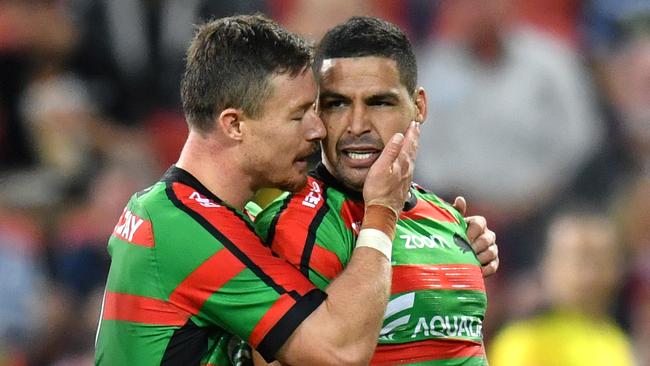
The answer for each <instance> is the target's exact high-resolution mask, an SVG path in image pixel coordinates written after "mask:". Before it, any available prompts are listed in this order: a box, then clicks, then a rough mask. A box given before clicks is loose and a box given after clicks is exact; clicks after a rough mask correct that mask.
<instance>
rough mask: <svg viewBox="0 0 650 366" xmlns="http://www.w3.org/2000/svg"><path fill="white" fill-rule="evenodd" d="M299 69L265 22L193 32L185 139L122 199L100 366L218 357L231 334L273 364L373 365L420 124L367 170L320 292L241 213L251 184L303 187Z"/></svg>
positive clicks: (303, 55) (300, 61)
mask: <svg viewBox="0 0 650 366" xmlns="http://www.w3.org/2000/svg"><path fill="white" fill-rule="evenodd" d="M310 65H311V50H310V48H309V47H308V45H307V44H306V43H305V42H304V41H303V40H302V39H301V38H299V37H297V36H296V35H294V34H291V33H289V32H287V31H286V30H284V29H282V28H280V27H279V26H278V25H277V24H276V23H274V22H272V21H270V20H268V19H266V18H264V17H262V16H237V17H231V18H224V19H219V20H216V21H212V22H209V23H207V24H205V25H203V26H201V27H200V28H199V29H198V31H197V34H196V36H195V38H194V40H193V41H192V43H191V45H190V47H189V50H188V53H187V64H186V71H185V75H184V77H183V82H182V86H181V88H182V99H183V109H184V111H185V115H186V119H187V122H188V125H189V135H188V138H187V141H186V143H185V145H184V147H183V150H182V152H181V154H180V157H179V160H178V162H177V164H176V165H175V166H172V167H171V168H170V169H169V170H168V171H167V173H165V175H164V177H163V178H162V179H161V180H160V181H159V182H157V183H155V184H154V185H152V186H151V187H149V188H147V189H145V190H143V191H141V192H138V193H136V194H135V195H133V197H132V198H131V200H130V201H129V203H128V204H127V206H126V207H125V209H124V212H123V214H122V216H121V217H120V219H119V221H118V223H117V225H116V226H115V230H114V232H113V234H112V236H111V238H110V240H109V252H110V253H111V257H112V263H111V269H110V273H109V275H108V281H107V285H106V291H105V296H104V301H103V305H102V315H101V321H100V325H99V329H98V333H97V344H96V358H95V362H96V364H98V365H206V364H211V365H215V364H221V363H222V362H224V360H223V359H218V358H217V357H219V355H222V353H220V352H217V349H218V348H219V347H220V339H221V336H222V335H223V334H226V333H231V334H235V335H237V336H239V337H241V338H243V339H245V340H246V341H247V342H249V343H250V344H251V345H252V346H253V347H255V348H256V349H257V350H258V351H259V352H260V353H261V354H262V355H263V356H264V357H265V358H266V360H268V361H272V360H274V359H275V358H277V359H278V360H280V361H283V362H286V363H287V364H297V365H321V364H325V365H347V364H364V363H367V362H368V360H369V359H370V357H371V356H372V352H373V349H374V347H375V344H376V334H378V332H379V328H380V325H381V319H382V314H383V312H384V309H385V307H386V302H387V299H388V295H389V288H390V274H391V266H390V257H391V252H392V246H391V241H392V239H393V235H394V230H395V223H396V220H397V216H398V214H399V212H400V211H401V208H402V206H403V202H404V200H405V199H406V197H407V195H408V186H409V182H410V176H411V173H412V166H413V160H414V155H415V150H416V144H417V136H418V132H419V130H418V127H417V124H415V123H412V124H411V126H410V127H409V129H408V131H407V132H406V133H405V134H404V135H402V134H394V136H392V137H391V140H390V142H389V143H388V144H387V146H386V149H385V151H384V153H383V154H382V155H381V157H379V159H378V160H377V162H376V163H375V165H374V166H373V168H372V169H371V170H370V172H369V173H368V175H369V179H370V177H372V182H373V183H372V184H367V185H366V186H365V187H364V190H363V194H364V202H365V203H366V210H365V215H364V216H363V222H362V224H361V227H362V229H361V233H360V234H359V239H358V240H357V248H356V249H355V250H354V254H352V256H351V259H350V263H349V265H348V268H347V269H346V270H345V271H343V273H342V274H341V275H340V276H339V277H338V279H336V280H335V281H333V282H332V283H331V285H330V286H329V287H328V288H327V290H326V291H322V290H320V289H317V288H315V287H314V285H313V284H311V283H310V282H309V281H308V280H307V279H306V278H305V277H304V276H303V275H302V274H301V273H300V272H299V271H298V270H296V269H295V268H294V267H293V266H292V265H291V264H289V263H287V262H286V261H285V260H283V259H280V258H277V257H276V256H274V255H273V254H272V253H271V251H270V250H269V249H268V248H266V247H264V246H263V245H262V243H261V241H260V240H259V238H258V237H257V236H256V235H255V233H254V231H253V227H252V223H251V222H250V221H249V220H248V218H247V216H246V215H245V214H244V213H243V207H244V204H245V203H246V202H247V201H248V200H250V199H251V198H252V196H253V193H254V192H255V191H256V190H257V189H259V188H261V187H268V186H272V187H278V188H281V189H285V190H293V191H295V190H299V189H301V188H302V187H303V186H304V185H305V183H306V181H307V178H306V169H307V163H306V160H305V159H306V158H307V156H308V155H310V154H311V153H312V152H313V151H314V148H315V146H314V145H315V143H317V142H318V141H319V140H321V139H322V138H323V136H324V134H325V129H324V127H323V125H322V121H321V120H320V119H319V118H318V116H317V115H316V113H315V111H314V108H313V105H314V101H315V98H316V85H315V82H314V80H313V76H312V72H311V69H310ZM305 350H309V352H305Z"/></svg>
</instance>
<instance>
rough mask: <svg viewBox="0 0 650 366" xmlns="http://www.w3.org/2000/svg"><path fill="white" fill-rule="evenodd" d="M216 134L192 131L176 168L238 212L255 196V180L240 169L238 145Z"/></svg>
mask: <svg viewBox="0 0 650 366" xmlns="http://www.w3.org/2000/svg"><path fill="white" fill-rule="evenodd" d="M215 134H216V132H215V133H208V134H205V135H201V134H200V133H198V132H195V131H192V130H190V134H189V136H188V137H187V141H186V142H185V145H184V146H183V150H182V151H181V155H180V157H179V159H178V162H177V163H176V166H177V167H179V168H182V169H184V170H186V171H187V172H189V173H190V174H192V175H193V176H194V177H195V178H196V179H198V180H199V182H201V184H203V185H204V186H205V187H206V188H207V189H209V190H210V192H212V193H214V195H215V196H217V197H219V198H220V199H222V200H223V201H225V202H226V203H228V204H229V205H230V206H232V207H234V208H236V209H239V210H241V209H243V208H244V205H246V202H248V201H250V200H251V199H252V197H253V193H254V191H253V188H252V185H253V184H252V183H253V180H252V178H251V177H248V176H246V174H245V172H244V171H243V169H241V167H240V163H239V159H238V154H236V152H235V146H234V145H228V144H227V143H223V142H220V141H219V138H218V137H217V136H215Z"/></svg>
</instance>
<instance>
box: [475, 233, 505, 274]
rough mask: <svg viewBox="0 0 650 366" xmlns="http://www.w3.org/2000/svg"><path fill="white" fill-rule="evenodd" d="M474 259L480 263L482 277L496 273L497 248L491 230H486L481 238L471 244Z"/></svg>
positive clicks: (497, 263)
mask: <svg viewBox="0 0 650 366" xmlns="http://www.w3.org/2000/svg"><path fill="white" fill-rule="evenodd" d="M471 246H472V249H473V250H474V253H476V258H477V259H478V261H479V262H480V263H481V266H482V268H481V270H482V272H483V277H488V276H491V275H493V274H494V273H496V271H497V269H498V268H499V247H498V246H497V244H496V235H495V234H494V232H493V231H492V230H486V232H485V233H483V234H482V235H481V236H479V237H478V238H477V239H476V240H474V241H473V242H472V243H471Z"/></svg>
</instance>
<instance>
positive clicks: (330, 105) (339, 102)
mask: <svg viewBox="0 0 650 366" xmlns="http://www.w3.org/2000/svg"><path fill="white" fill-rule="evenodd" d="M344 105H345V102H343V101H342V100H330V101H326V102H324V103H322V106H323V109H331V108H338V107H342V106H344Z"/></svg>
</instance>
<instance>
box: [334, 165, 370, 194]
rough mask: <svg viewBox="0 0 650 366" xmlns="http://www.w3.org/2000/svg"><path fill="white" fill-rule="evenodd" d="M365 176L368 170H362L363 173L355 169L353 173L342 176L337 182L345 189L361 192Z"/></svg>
mask: <svg viewBox="0 0 650 366" xmlns="http://www.w3.org/2000/svg"><path fill="white" fill-rule="evenodd" d="M367 175H368V169H364V170H363V171H361V170H359V169H355V171H353V172H346V174H342V175H341V176H340V178H339V181H340V182H341V183H343V185H344V186H346V187H347V188H350V189H352V190H354V191H359V192H361V191H363V183H364V182H365V180H366V176H367Z"/></svg>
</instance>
